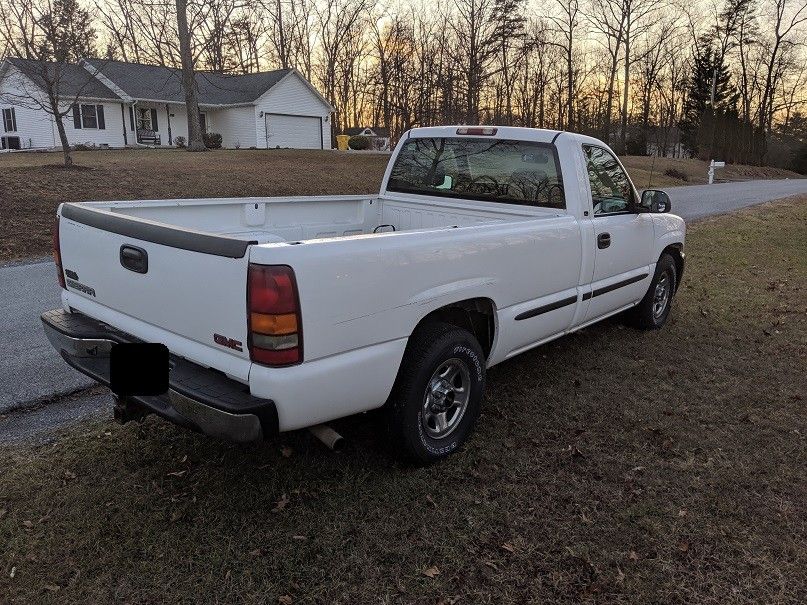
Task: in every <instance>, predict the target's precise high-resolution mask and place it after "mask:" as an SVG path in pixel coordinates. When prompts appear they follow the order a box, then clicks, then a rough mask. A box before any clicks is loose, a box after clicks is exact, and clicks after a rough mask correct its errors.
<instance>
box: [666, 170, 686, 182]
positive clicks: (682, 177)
mask: <svg viewBox="0 0 807 605" xmlns="http://www.w3.org/2000/svg"><path fill="white" fill-rule="evenodd" d="M664 176H668V177H670V178H672V179H678V180H679V181H684V182H689V177H688V176H687V175H686V173H684V172H681V171H680V170H678V169H676V168H667V170H665V171H664Z"/></svg>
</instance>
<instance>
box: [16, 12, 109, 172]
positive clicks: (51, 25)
mask: <svg viewBox="0 0 807 605" xmlns="http://www.w3.org/2000/svg"><path fill="white" fill-rule="evenodd" d="M0 23H1V24H2V32H3V36H2V38H3V40H4V41H5V42H4V44H5V46H6V47H7V48H8V49H9V50H10V51H11V52H13V53H14V54H15V55H17V56H18V57H21V58H22V59H23V60H21V61H20V60H18V61H15V62H14V63H13V65H14V68H15V70H16V77H15V78H14V86H13V87H11V88H10V89H9V90H10V91H9V92H6V93H4V94H3V95H2V98H3V99H4V100H6V101H7V102H9V103H12V104H15V105H20V106H24V107H30V108H32V109H36V110H41V111H44V112H45V113H46V114H48V115H49V116H51V118H52V119H53V121H54V123H55V126H56V130H57V132H58V134H59V142H60V144H61V147H62V153H63V155H64V165H65V167H67V168H69V167H70V166H72V165H73V158H72V156H71V155H70V143H69V141H68V140H67V133H66V131H65V127H64V117H65V116H66V115H67V114H69V113H73V112H74V111H77V108H78V106H77V103H78V100H79V98H81V97H82V96H83V95H84V93H85V91H86V90H87V89H88V87H90V86H92V85H93V84H94V83H95V81H94V78H93V77H92V75H91V74H90V73H89V72H87V71H86V70H84V69H83V68H82V67H80V66H78V65H75V63H77V62H78V61H79V60H80V59H82V58H84V57H87V56H90V55H92V53H93V43H94V40H95V30H94V29H93V28H92V25H91V16H90V14H89V12H88V11H86V10H85V9H83V8H81V7H80V6H79V5H78V2H77V1H76V0H53V1H50V0H13V1H12V0H8V1H7V2H5V3H4V5H3V11H2V17H1V18H0ZM78 111H80V109H78Z"/></svg>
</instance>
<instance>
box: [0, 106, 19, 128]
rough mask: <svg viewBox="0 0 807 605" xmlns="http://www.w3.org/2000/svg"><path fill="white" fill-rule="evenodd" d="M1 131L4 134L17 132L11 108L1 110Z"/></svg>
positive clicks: (15, 118)
mask: <svg viewBox="0 0 807 605" xmlns="http://www.w3.org/2000/svg"><path fill="white" fill-rule="evenodd" d="M3 130H5V131H6V132H17V116H16V114H15V113H14V108H13V107H9V108H7V109H4V110H3Z"/></svg>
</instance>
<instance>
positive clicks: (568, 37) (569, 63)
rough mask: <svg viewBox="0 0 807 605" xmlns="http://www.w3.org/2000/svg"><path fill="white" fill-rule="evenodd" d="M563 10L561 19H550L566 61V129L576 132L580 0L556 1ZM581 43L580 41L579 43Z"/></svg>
mask: <svg viewBox="0 0 807 605" xmlns="http://www.w3.org/2000/svg"><path fill="white" fill-rule="evenodd" d="M555 1H556V2H557V5H558V6H559V8H560V10H561V16H560V17H550V19H551V20H552V22H553V23H554V24H555V26H556V27H557V29H558V32H559V33H560V36H561V39H562V42H560V43H555V44H558V46H560V47H561V48H562V49H563V54H564V58H565V60H566V128H567V129H568V130H574V48H575V42H576V41H577V39H576V38H577V34H578V30H579V27H580V2H579V0H555ZM578 42H579V41H578Z"/></svg>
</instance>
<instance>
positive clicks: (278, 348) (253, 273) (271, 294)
mask: <svg viewBox="0 0 807 605" xmlns="http://www.w3.org/2000/svg"><path fill="white" fill-rule="evenodd" d="M247 321H248V325H249V357H250V359H252V361H254V362H256V363H260V364H263V365H267V366H288V365H293V364H295V363H300V362H302V361H303V326H302V323H301V321H300V299H299V296H298V294H297V282H296V281H295V279H294V271H293V270H292V268H291V267H289V266H286V265H253V264H250V265H249V272H248V277H247Z"/></svg>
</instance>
